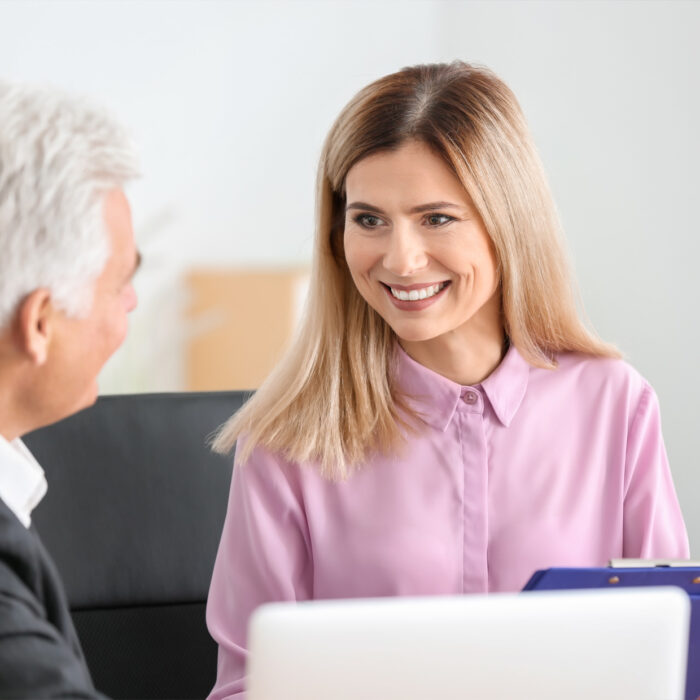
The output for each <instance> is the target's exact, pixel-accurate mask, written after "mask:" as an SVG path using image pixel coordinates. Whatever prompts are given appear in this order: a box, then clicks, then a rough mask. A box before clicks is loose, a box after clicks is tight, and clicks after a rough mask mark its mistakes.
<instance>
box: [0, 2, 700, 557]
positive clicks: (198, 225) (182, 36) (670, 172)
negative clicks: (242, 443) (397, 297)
mask: <svg viewBox="0 0 700 700" xmlns="http://www.w3.org/2000/svg"><path fill="white" fill-rule="evenodd" d="M699 34H700V3H698V2H694V1H688V2H683V1H677V2H673V1H669V0H664V1H663V2H653V1H646V2H633V1H630V2H624V1H605V0H601V1H595V0H584V1H576V0H562V1H556V0H552V1H549V2H539V1H538V2H529V1H527V0H516V1H514V2H511V1H508V0H501V1H487V2H470V1H467V0H463V1H459V0H451V1H450V0H414V1H410V0H403V1H400V0H385V1H381V0H372V1H371V2H365V1H363V0H355V1H353V2H349V1H348V2H341V1H333V0H286V1H266V0H230V1H228V2H226V1H219V2H217V1H207V0H197V1H196V2H190V1H187V0H181V1H172V0H170V1H168V0H150V1H148V0H145V1H140V2H135V1H130V0H118V1H112V0H99V1H98V0H95V1H93V2H89V1H87V0H85V1H66V0H50V1H48V2H37V1H34V0H23V1H16V0H0V76H1V77H3V78H6V79H11V80H21V81H31V82H34V83H50V84H53V85H58V86H61V87H64V88H66V89H69V90H72V91H75V92H79V93H83V94H87V95H89V96H90V97H92V98H93V100H95V101H97V102H100V103H102V104H105V105H106V106H108V107H109V108H110V109H111V110H112V111H113V112H114V113H115V115H116V116H117V117H118V118H119V119H120V121H122V122H123V123H125V124H126V125H128V126H129V127H130V129H131V131H132V133H133V134H134V137H135V140H136V142H137V144H138V146H139V150H140V153H141V156H142V169H143V178H142V179H141V180H139V181H138V182H136V183H134V185H133V186H132V187H131V189H130V191H129V195H130V199H131V202H132V207H133V212H134V221H135V225H136V234H137V239H138V241H139V246H140V248H141V249H142V252H143V255H144V261H145V262H144V266H143V269H142V270H141V272H140V273H139V275H138V276H137V279H136V287H137V292H138V293H139V300H140V304H139V308H138V309H137V311H136V312H135V313H134V314H133V315H132V325H131V334H130V336H129V339H128V340H127V342H126V344H125V345H124V346H123V348H122V349H121V350H120V351H119V352H118V353H117V354H116V355H115V356H114V357H113V359H112V360H111V361H110V363H109V364H108V366H107V367H106V369H105V372H104V374H103V377H102V380H101V390H102V392H103V393H115V392H141V391H176V390H200V389H203V390H206V389H230V388H245V389H250V388H255V387H256V386H258V385H259V383H260V381H261V380H262V378H263V377H264V376H265V374H266V373H267V371H268V370H269V368H270V367H271V366H272V364H274V362H275V360H276V358H277V357H279V354H280V352H281V350H282V348H283V347H284V344H285V342H286V341H287V340H288V338H289V335H290V333H291V332H292V330H293V329H294V327H295V324H296V321H297V319H298V316H299V312H300V309H301V308H302V306H303V302H304V296H305V291H306V283H307V273H308V267H309V263H310V256H311V244H312V237H313V211H314V200H313V197H314V178H315V171H316V163H317V159H318V156H319V153H320V149H321V144H322V141H323V138H324V136H325V133H326V131H327V130H328V128H329V127H330V125H331V123H332V121H333V119H334V118H335V116H336V114H337V113H338V111H339V110H340V109H341V108H342V106H343V105H344V104H345V103H346V102H347V101H348V99H349V98H350V97H352V95H353V94H354V93H355V92H356V91H357V90H358V89H359V88H361V87H362V86H364V85H365V84H366V83H368V82H369V81H371V80H374V79H376V78H378V77H380V76H381V75H384V74H386V73H389V72H392V71H395V70H397V69H399V68H401V67H403V66H406V65H410V64H415V63H421V62H432V61H449V60H453V59H456V58H459V59H463V60H467V61H471V62H476V63H481V64H485V65H487V66H489V67H490V68H492V69H493V70H495V71H496V72H497V73H498V74H499V75H500V76H501V77H502V78H503V79H504V80H505V81H506V82H507V83H508V84H509V85H510V86H511V87H512V88H513V90H514V91H515V93H516V95H517V96H518V98H519V99H520V102H521V104H522V106H523V109H524V111H525V114H526V116H527V118H528V120H529V122H530V125H531V128H532V131H533V133H534V136H535V140H536V142H537V144H538V146H539V149H540V152H541V155H542V159H543V161H544V164H545V167H546V169H547V172H548V174H549V178H550V182H551V185H552V189H553V190H554V194H555V197H556V200H557V204H558V206H559V210H560V213H561V217H562V220H563V223H564V228H565V231H566V236H567V241H568V245H569V249H570V252H571V257H572V260H573V264H574V267H575V270H576V272H577V276H578V281H579V285H580V288H581V295H582V298H583V302H584V305H585V309H586V312H587V315H588V317H589V318H590V320H591V322H592V324H593V326H594V327H595V328H596V329H597V330H598V331H599V332H600V334H601V335H602V336H603V337H604V338H605V339H607V340H610V341H613V342H615V343H617V344H618V346H619V347H620V348H621V349H622V350H623V351H624V352H625V354H626V356H627V358H628V360H629V361H630V362H631V363H632V364H634V365H635V366H636V367H637V368H638V369H639V370H640V371H641V372H642V373H643V374H644V375H645V376H646V377H647V378H648V379H649V381H650V382H651V383H652V385H653V386H654V387H655V389H656V391H657V393H658V395H659V398H660V401H661V407H662V415H663V419H664V434H665V437H666V443H667V448H668V452H669V456H670V459H671V465H672V469H673V474H674V478H675V482H676V486H677V489H678V492H679V496H680V499H681V504H682V506H683V510H684V514H685V517H686V522H687V524H688V528H689V531H690V536H691V547H692V549H693V554H694V556H695V557H696V558H697V557H700V508H699V507H698V499H699V498H700V468H699V467H698V455H700V429H699V427H698V422H699V418H700V409H699V408H698V403H699V402H700V377H699V373H698V370H697V368H696V365H697V360H696V357H697V348H698V341H699V340H700V332H699V330H698V320H699V317H698V312H697V308H696V306H697V303H698V301H700V294H699V293H698V275H697V273H696V268H697V266H698V261H699V260H700V243H699V242H698V241H699V238H700V226H699V224H698V213H697V206H698V205H697V202H698V201H699V197H698V192H699V191H700V166H699V163H700V137H699V136H698V124H700V81H699V80H698V73H699V69H700V42H699V41H698V35H699ZM0 254H2V252H1V251H0Z"/></svg>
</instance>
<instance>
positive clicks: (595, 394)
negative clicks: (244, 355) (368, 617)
mask: <svg viewBox="0 0 700 700" xmlns="http://www.w3.org/2000/svg"><path fill="white" fill-rule="evenodd" d="M236 440H238V446H237V449H236V468H235V470H234V475H233V484H232V490H231V496H230V502H229V512H228V517H227V520H226V524H225V526H224V531H223V534H222V539H221V545H220V548H219V554H218V557H217V561H216V565H215V569H214V575H213V579H212V585H211V592H210V598H209V604H208V611H207V620H208V624H209V629H210V631H211V633H212V635H213V637H214V638H215V639H216V640H217V641H218V643H219V647H220V652H219V674H218V679H217V685H216V687H215V688H214V691H213V693H212V697H216V698H219V697H231V696H236V695H238V694H240V693H242V692H243V691H244V685H245V683H244V670H245V653H246V652H245V647H246V626H247V621H248V619H249V616H250V614H251V613H252V611H253V610H254V609H255V608H256V607H257V606H258V605H260V604H262V603H265V602H268V601H275V600H304V599H309V598H352V597H365V596H370V597H373V596H385V595H425V594H457V593H474V592H487V591H515V590H519V589H520V588H522V586H523V585H524V584H525V582H526V581H527V580H528V579H529V577H530V576H531V575H532V573H533V572H534V571H535V570H537V569H541V568H547V567H551V566H601V565H605V564H606V563H607V561H608V560H609V559H612V558H618V557H625V556H626V557H660V558H683V557H687V555H688V542H687V536H686V533H685V527H684V523H683V519H682V516H681V513H680V509H679V507H678V501H677V499H676V494H675V491H674V487H673V483H672V480H671V475H670V471H669V467H668V463H667V459H666V453H665V450H664V445H663V439H662V437H661V427H660V417H659V409H658V403H657V401H656V396H655V394H654V392H653V390H652V389H651V387H650V386H649V384H648V383H647V382H646V381H645V380H644V379H643V378H642V377H641V376H640V375H639V374H638V373H637V372H636V371H635V370H634V369H633V368H631V367H630V366H629V365H627V364H626V363H625V362H623V361H622V360H620V359H619V353H618V352H617V351H616V350H615V349H614V348H612V347H611V346H609V345H607V344H606V343H604V342H603V341H601V340H600V339H599V338H598V337H597V336H596V335H595V334H594V333H593V332H591V331H590V330H588V329H587V328H586V327H585V325H584V324H583V323H582V322H581V320H580V319H579V317H578V314H577V310H576V304H575V300H574V295H573V293H572V284H571V277H570V274H569V271H568V265H567V261H566V258H565V255H564V252H563V246H562V242H561V237H560V232H559V226H558V222H557V218H556V214H555V208H554V204H553V202H552V198H551V195H550V193H549V189H548V186H547V183H546V180H545V177H544V174H543V171H542V167H541V165H540V161H539V158H538V156H537V154H536V151H535V148H534V146H533V144H532V141H531V138H530V136H529V134H528V131H527V128H526V125H525V122H524V119H523V116H522V113H521V111H520V108H519V106H518V103H517V101H516V99H515V97H514V96H513V94H512V93H511V91H510V90H509V89H508V88H507V87H506V86H505V85H504V84H503V83H502V82H501V81H500V80H499V79H498V78H497V77H496V76H494V75H493V73H491V72H490V71H488V70H486V69H483V68H475V67H473V66H470V65H467V64H464V63H459V62H457V63H453V64H450V65H443V64H441V65H428V66H418V67H415V68H407V69H404V70H402V71H400V72H398V73H396V74H393V75H389V76H387V77H385V78H382V79H380V80H378V81H377V82H375V83H373V84H371V85H369V86H368V87H366V88H365V89H364V90H362V91H361V92H360V93H359V94H358V95H357V96H356V97H355V98H354V99H353V100H352V101H351V102H350V103H349V104H348V105H347V107H346V108H345V109H344V110H343V112H342V113H341V114H340V116H339V117H338V119H337V121H336V123H335V124H334V126H333V127H332V129H331V131H330V133H329V135H328V138H327V140H326V144H325V147H324V150H323V154H322V156H321V163H320V167H319V178H318V222H317V232H316V245H315V257H314V265H313V270H312V279H311V288H310V293H309V298H308V306H307V309H306V316H305V319H304V322H303V323H302V326H301V328H300V329H299V334H298V336H297V339H296V341H295V343H294V344H293V346H292V347H291V349H290V351H289V353H288V354H287V356H286V357H285V358H284V360H283V361H282V363H281V364H280V365H279V366H278V368H277V369H276V370H275V372H273V374H272V375H271V376H270V378H269V379H268V380H267V381H266V383H265V384H264V385H263V386H262V387H261V389H260V390H259V391H258V393H257V394H256V395H255V396H254V397H253V398H252V399H251V400H250V401H249V403H248V404H247V405H246V406H245V407H244V408H243V410H242V411H241V412H239V413H238V414H236V415H235V416H233V418H232V419H231V420H230V421H229V423H227V424H226V425H225V426H224V427H223V428H222V429H221V431H220V433H219V435H218V438H217V440H216V447H217V448H218V449H219V450H222V451H225V450H228V449H231V448H232V447H233V445H234V443H235V442H236Z"/></svg>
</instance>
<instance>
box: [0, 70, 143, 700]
mask: <svg viewBox="0 0 700 700" xmlns="http://www.w3.org/2000/svg"><path fill="white" fill-rule="evenodd" d="M136 175H137V161H136V157H135V153H134V151H133V147H132V145H131V142H130V140H129V138H128V137H127V135H126V133H125V132H124V130H123V129H122V128H121V127H120V126H119V125H118V124H116V123H115V122H113V121H112V120H111V119H110V118H109V117H108V116H107V115H105V114H103V113H102V112H100V111H99V110H97V109H94V108H93V107H91V106H89V105H86V104H85V103H84V102H82V101H81V100H78V99H74V98H71V97H69V96H65V95H63V94H60V93H58V92H54V91H52V90H48V89H36V88H28V87H24V86H17V85H10V84H5V83H2V82H0V697H13V698H37V697H58V696H60V697H75V698H78V697H80V698H91V697H97V696H98V693H97V691H96V690H95V688H94V687H93V684H92V681H91V679H90V674H89V671H88V669H87V667H86V665H85V661H84V658H83V655H82V651H81V649H80V643H79V641H78V638H77V635H76V633H75V630H74V628H73V625H72V622H71V619H70V613H69V611H68V607H67V603H66V600H65V595H64V593H63V588H62V585H61V582H60V578H59V576H58V574H57V572H56V570H55V567H54V565H53V563H52V561H51V559H50V557H49V555H48V554H47V553H46V551H45V550H44V548H43V546H42V544H41V541H40V539H39V537H38V535H37V533H36V532H35V531H34V529H33V527H32V524H31V512H32V509H33V508H34V507H35V506H36V505H37V504H38V502H39V501H40V500H41V498H42V497H43V495H44V493H45V492H46V480H45V478H44V474H43V471H42V469H41V467H40V466H39V465H38V464H37V463H36V461H35V460H34V458H33V457H32V455H31V454H30V453H29V451H28V450H27V449H26V448H25V447H24V445H23V444H22V442H21V437H22V436H23V435H25V434H26V433H28V432H30V431H32V430H35V429H36V428H39V427H41V426H44V425H48V424H50V423H53V422H55V421H57V420H60V419H61V418H64V417H66V416H68V415H70V414H71V413H74V412H76V411H78V410H80V409H82V408H85V407H86V406H89V405H91V404H92V403H94V401H95V399H96V398H97V382H96V379H97V375H98V373H99V371H100V369H101V368H102V366H103V365H104V363H105V362H106V361H107V359H108V358H109V357H110V355H112V353H113V352H114V351H115V350H116V349H117V348H118V347H119V346H120V345H121V343H122V342H123V340H124V338H125V336H126V332H127V325H128V323H127V316H128V314H129V312H130V311H132V310H133V309H134V308H135V306H136V294H135V292H134V289H133V286H132V277H133V275H134V273H135V271H136V268H137V267H138V264H139V255H138V252H137V250H136V247H135V243H134V236H133V229H132V224H131V213H130V210H129V204H128V201H127V199H126V196H125V195H124V192H123V188H124V186H125V184H126V183H127V182H128V181H130V180H131V179H133V178H134V177H135V176H136Z"/></svg>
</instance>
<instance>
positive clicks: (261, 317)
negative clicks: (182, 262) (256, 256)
mask: <svg viewBox="0 0 700 700" xmlns="http://www.w3.org/2000/svg"><path fill="white" fill-rule="evenodd" d="M308 279H309V276H308V269H306V268H287V269H258V270H252V269H247V270H212V269H209V270H207V269H193V270H191V271H190V272H189V273H188V274H187V276H186V280H185V283H186V289H187V295H188V304H187V324H188V329H189V331H188V334H187V335H188V339H187V341H186V344H185V345H186V347H185V375H186V389H187V390H188V391H216V390H223V389H256V388H257V387H259V386H260V384H261V383H262V381H263V380H264V379H265V377H266V376H267V374H268V373H269V372H270V370H271V369H272V368H273V367H274V365H275V363H276V362H277V361H278V360H279V358H280V357H281V355H282V353H283V351H284V349H285V348H286V346H287V344H288V342H289V340H290V338H291V336H292V333H293V331H294V330H295V329H296V326H297V323H298V322H299V318H300V316H301V311H302V307H303V303H304V299H305V297H306V290H307V287H308Z"/></svg>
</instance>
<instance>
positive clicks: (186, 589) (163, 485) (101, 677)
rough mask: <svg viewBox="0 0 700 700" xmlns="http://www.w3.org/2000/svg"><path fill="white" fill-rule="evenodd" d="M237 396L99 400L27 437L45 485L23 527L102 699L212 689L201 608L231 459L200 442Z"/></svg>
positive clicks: (198, 693)
mask: <svg viewBox="0 0 700 700" xmlns="http://www.w3.org/2000/svg"><path fill="white" fill-rule="evenodd" d="M247 396H248V394H244V393H243V392H220V393H219V392H217V393H191V394H151V395H149V394H142V395H131V396H109V397H103V398H100V399H99V400H98V402H97V404H96V405H95V406H93V407H91V408H89V409H87V410H85V411H83V412H81V413H79V414H77V415H75V416H72V417H70V418H68V419H66V420H64V421H61V422H60V423H57V424H56V425H53V426H50V427H47V428H43V429H41V430H38V431H36V432H34V433H32V434H30V435H27V436H26V437H25V442H26V444H27V446H28V447H29V449H30V450H31V451H32V452H33V453H34V455H35V456H36V458H37V459H38V461H39V463H40V464H41V465H42V466H43V467H44V469H45V471H46V477H47V480H48V483H49V490H48V494H47V495H46V497H45V498H44V500H43V501H42V503H41V504H40V505H39V506H38V508H37V509H36V510H35V511H34V516H33V520H34V522H35V524H36V527H37V529H38V531H39V533H40V535H41V537H42V539H43V541H44V544H45V545H46V547H47V549H48V550H49V552H51V554H52V555H53V557H54V559H55V561H56V564H57V566H58V569H59V571H60V573H61V575H62V576H63V580H64V583H65V586H66V592H67V594H68V600H69V603H70V606H71V611H72V614H73V619H74V621H75V626H76V628H77V631H78V635H79V637H80V640H81V642H82V645H83V650H84V652H85V656H86V659H87V663H88V666H89V667H90V671H91V673H92V676H93V679H94V682H95V685H96V687H97V688H98V689H99V690H100V691H101V692H103V693H106V694H107V695H110V696H111V697H114V698H201V697H204V696H205V695H206V694H207V693H208V692H209V690H210V689H211V687H212V685H213V684H214V681H215V678H216V645H215V644H214V642H213V641H212V639H211V638H210V637H209V635H208V633H207V629H206V624H205V602H206V597H207V592H208V588H209V581H210V578H211V572H212V567H213V564H214V558H215V556H216V549H217V546H218V541H219V536H220V534H221V528H222V526H223V521H224V516H225V513H226V504H227V500H228V491H229V484H230V479H231V465H232V459H231V458H230V457H221V456H219V455H215V454H213V453H212V452H211V451H210V450H209V449H208V446H207V438H208V436H210V434H211V433H212V431H213V430H214V429H215V428H216V427H218V426H219V425H220V424H221V423H222V422H223V421H225V420H226V418H228V417H229V416H230V415H231V414H232V413H234V412H235V411H236V410H238V409H239V408H240V406H241V405H242V404H243V402H244V401H245V399H246V398H247Z"/></svg>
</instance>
